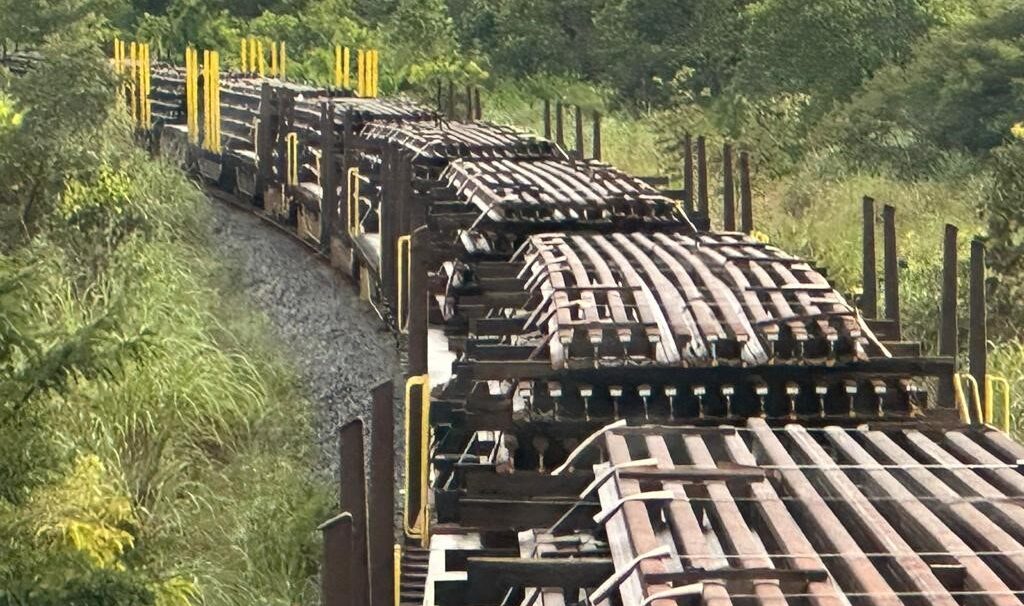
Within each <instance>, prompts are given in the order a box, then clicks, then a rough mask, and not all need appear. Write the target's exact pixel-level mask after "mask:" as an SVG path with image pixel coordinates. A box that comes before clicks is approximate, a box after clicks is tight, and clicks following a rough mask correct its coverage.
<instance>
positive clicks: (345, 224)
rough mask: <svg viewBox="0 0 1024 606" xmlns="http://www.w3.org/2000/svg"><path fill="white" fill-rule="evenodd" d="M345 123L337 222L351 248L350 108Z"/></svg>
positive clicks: (343, 239)
mask: <svg viewBox="0 0 1024 606" xmlns="http://www.w3.org/2000/svg"><path fill="white" fill-rule="evenodd" d="M344 121H345V123H344V124H342V127H341V150H342V151H341V158H342V161H341V196H340V197H339V199H338V222H339V223H341V233H343V234H344V235H343V236H342V238H341V241H342V242H345V243H346V244H347V245H348V246H352V243H351V242H349V233H348V228H349V221H350V217H349V214H348V197H349V195H350V194H349V183H348V170H349V168H352V167H353V166H355V154H353V153H351V150H352V139H353V137H354V135H353V133H352V108H351V107H349V108H347V109H345V117H344ZM352 277H353V278H355V279H357V280H358V279H359V275H358V272H357V273H356V275H353V276H352Z"/></svg>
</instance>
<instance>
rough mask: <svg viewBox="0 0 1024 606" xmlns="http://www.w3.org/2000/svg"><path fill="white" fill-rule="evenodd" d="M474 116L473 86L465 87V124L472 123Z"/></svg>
mask: <svg viewBox="0 0 1024 606" xmlns="http://www.w3.org/2000/svg"><path fill="white" fill-rule="evenodd" d="M475 116H476V110H475V109H473V85H472V84H467V85H466V122H472V121H473V118H474V117H475Z"/></svg>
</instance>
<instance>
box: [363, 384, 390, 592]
mask: <svg viewBox="0 0 1024 606" xmlns="http://www.w3.org/2000/svg"><path fill="white" fill-rule="evenodd" d="M371 393H372V394H373V412H372V415H373V416H372V417H371V423H370V488H369V494H370V497H369V498H370V500H369V507H368V508H367V509H368V511H367V516H368V519H367V526H366V528H367V533H368V536H369V543H370V547H369V551H370V600H371V602H370V603H371V604H372V605H373V606H392V603H393V602H394V595H395V593H394V591H395V568H394V551H393V549H392V544H393V542H394V538H395V535H394V526H395V407H394V393H395V389H394V385H393V384H392V383H391V381H387V382H385V383H381V384H380V385H378V386H376V387H374V388H373V391H372V392H371Z"/></svg>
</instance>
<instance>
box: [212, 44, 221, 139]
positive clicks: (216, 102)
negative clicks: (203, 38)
mask: <svg viewBox="0 0 1024 606" xmlns="http://www.w3.org/2000/svg"><path fill="white" fill-rule="evenodd" d="M213 117H214V120H215V122H214V126H213V133H214V135H216V137H215V138H214V140H213V146H214V148H213V151H215V152H217V153H220V152H221V144H220V52H219V51H213Z"/></svg>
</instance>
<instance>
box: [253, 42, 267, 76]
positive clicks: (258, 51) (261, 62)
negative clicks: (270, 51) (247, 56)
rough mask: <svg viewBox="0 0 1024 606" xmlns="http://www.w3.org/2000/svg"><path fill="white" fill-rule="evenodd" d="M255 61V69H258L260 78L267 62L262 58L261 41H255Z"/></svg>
mask: <svg viewBox="0 0 1024 606" xmlns="http://www.w3.org/2000/svg"><path fill="white" fill-rule="evenodd" d="M256 61H257V64H256V67H257V69H259V73H260V78H262V77H263V72H264V71H266V67H267V62H266V61H265V60H264V58H263V40H256Z"/></svg>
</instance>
